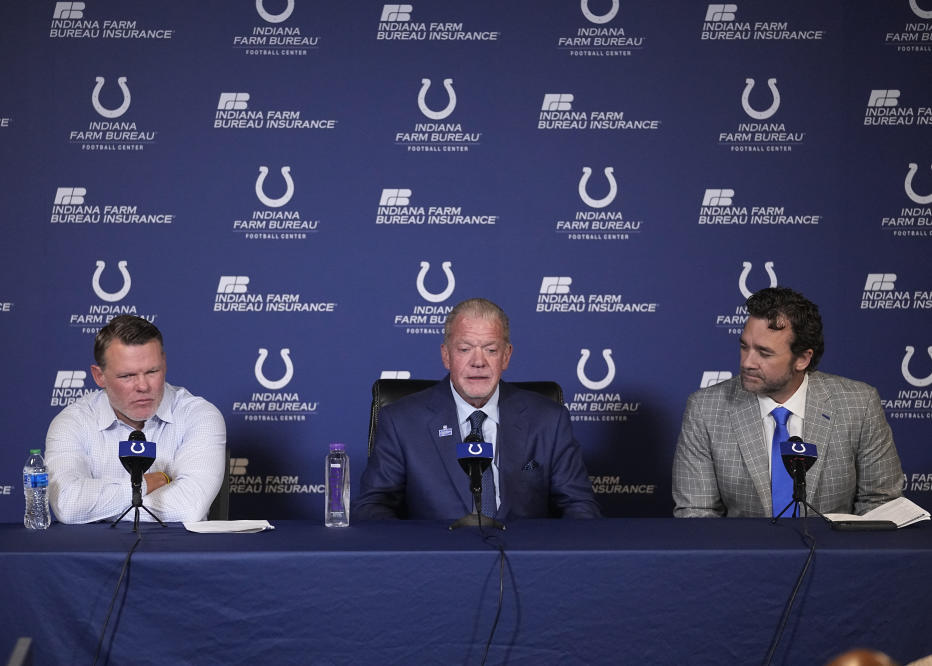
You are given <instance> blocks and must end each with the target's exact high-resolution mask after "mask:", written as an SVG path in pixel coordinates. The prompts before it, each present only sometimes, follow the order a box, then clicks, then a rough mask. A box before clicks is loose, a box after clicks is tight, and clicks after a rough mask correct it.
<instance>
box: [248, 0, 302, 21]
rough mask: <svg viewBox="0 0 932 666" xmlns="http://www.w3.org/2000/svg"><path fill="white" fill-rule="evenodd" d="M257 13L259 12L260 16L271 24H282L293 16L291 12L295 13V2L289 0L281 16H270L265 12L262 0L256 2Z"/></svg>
mask: <svg viewBox="0 0 932 666" xmlns="http://www.w3.org/2000/svg"><path fill="white" fill-rule="evenodd" d="M256 11H257V12H259V16H261V17H262V18H263V19H264V20H266V21H268V22H269V23H281V22H282V21H285V20H287V19H288V17H289V16H291V12H293V11H294V0H288V3H287V6H286V7H285V11H283V12H282V13H281V14H269V13H268V12H267V11H265V7H263V6H262V0H256Z"/></svg>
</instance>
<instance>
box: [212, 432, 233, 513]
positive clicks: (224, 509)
mask: <svg viewBox="0 0 932 666" xmlns="http://www.w3.org/2000/svg"><path fill="white" fill-rule="evenodd" d="M229 519H230V447H229V446H227V464H226V468H225V469H224V470H223V483H221V484H220V490H219V491H217V496H216V497H215V498H214V501H213V502H212V503H211V505H210V509H208V511H207V520H229Z"/></svg>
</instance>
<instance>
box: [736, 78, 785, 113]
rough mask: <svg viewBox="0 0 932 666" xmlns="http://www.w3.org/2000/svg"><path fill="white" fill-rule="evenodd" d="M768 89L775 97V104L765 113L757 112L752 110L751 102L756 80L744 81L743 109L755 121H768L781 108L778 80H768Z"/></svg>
mask: <svg viewBox="0 0 932 666" xmlns="http://www.w3.org/2000/svg"><path fill="white" fill-rule="evenodd" d="M767 87H769V88H770V93H771V94H772V95H773V103H772V104H771V105H770V106H769V107H768V108H767V109H765V110H764V111H755V110H754V109H752V108H751V103H750V101H749V98H750V97H751V90H752V89H753V88H754V79H745V80H744V92H743V93H741V108H743V109H744V112H745V113H746V114H748V115H749V116H751V117H752V118H754V119H755V120H766V119H767V118H769V117H770V116H772V115H773V114H775V113H776V112H777V109H779V108H780V91H779V90H777V80H776V79H767Z"/></svg>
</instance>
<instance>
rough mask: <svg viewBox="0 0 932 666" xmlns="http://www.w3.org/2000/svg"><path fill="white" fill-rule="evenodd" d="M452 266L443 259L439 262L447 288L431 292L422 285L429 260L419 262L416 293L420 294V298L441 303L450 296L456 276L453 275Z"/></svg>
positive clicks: (428, 267) (428, 266) (428, 268)
mask: <svg viewBox="0 0 932 666" xmlns="http://www.w3.org/2000/svg"><path fill="white" fill-rule="evenodd" d="M452 266H453V264H452V263H451V262H449V261H445V262H443V263H442V264H441V268H443V272H444V274H446V276H447V288H446V289H444V290H443V291H441V292H440V293H439V294H432V293H431V292H429V291H427V288H426V287H424V278H425V277H426V276H427V271H429V270H430V262H429V261H422V262H421V270H420V272H418V274H417V293H419V294H420V295H421V298H423V299H424V300H425V301H429V302H430V303H442V302H443V301H445V300H447V299H448V298H450V295H451V294H452V293H453V288H454V287H455V286H456V278H455V277H454V276H453V269H452Z"/></svg>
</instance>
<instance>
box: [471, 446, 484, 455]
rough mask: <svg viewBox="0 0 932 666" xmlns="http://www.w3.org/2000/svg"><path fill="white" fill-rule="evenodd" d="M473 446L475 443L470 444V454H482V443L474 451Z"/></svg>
mask: <svg viewBox="0 0 932 666" xmlns="http://www.w3.org/2000/svg"><path fill="white" fill-rule="evenodd" d="M473 446H475V445H474V444H470V445H469V455H471V456H478V455H480V454H481V453H482V444H479V448H478V449H477V450H475V451H473Z"/></svg>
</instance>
